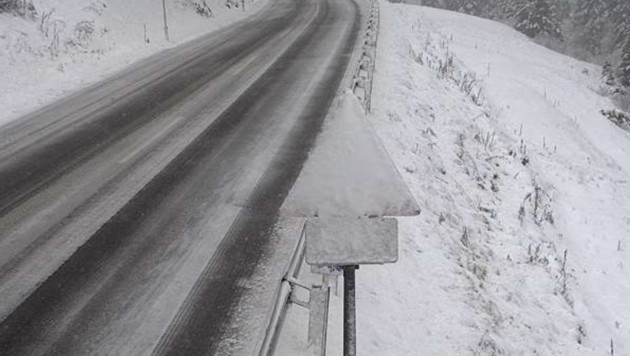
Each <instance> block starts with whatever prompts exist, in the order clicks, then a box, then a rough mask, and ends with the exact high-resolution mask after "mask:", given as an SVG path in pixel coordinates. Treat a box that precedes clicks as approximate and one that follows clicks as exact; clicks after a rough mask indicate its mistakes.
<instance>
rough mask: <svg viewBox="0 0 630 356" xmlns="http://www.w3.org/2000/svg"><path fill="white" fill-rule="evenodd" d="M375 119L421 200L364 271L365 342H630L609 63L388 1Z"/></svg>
mask: <svg viewBox="0 0 630 356" xmlns="http://www.w3.org/2000/svg"><path fill="white" fill-rule="evenodd" d="M381 10H382V12H381V23H382V25H381V32H380V37H379V49H378V57H377V61H376V71H377V72H376V77H375V88H374V92H373V115H372V117H371V120H372V123H373V125H374V126H375V128H376V131H377V133H378V134H379V136H380V137H381V138H382V140H383V141H384V143H385V145H386V147H387V149H388V150H389V153H390V155H391V156H392V158H393V159H394V161H395V163H396V165H397V166H398V167H399V169H400V170H401V171H402V173H403V176H404V178H405V180H406V182H407V183H408V185H409V186H410V188H411V190H412V192H413V193H414V195H415V197H416V199H417V200H418V202H419V203H420V205H421V208H422V211H423V213H422V214H421V216H420V217H418V218H407V219H402V220H401V221H400V224H401V226H400V254H401V256H400V260H399V262H398V263H397V264H394V265H387V266H376V267H365V268H361V270H359V271H358V272H357V281H358V287H357V288H358V297H357V303H358V306H357V307H358V311H359V314H358V333H359V335H358V338H359V352H358V353H359V354H362V355H510V356H512V355H589V356H591V355H611V354H612V352H613V351H614V355H630V278H629V277H628V276H630V134H629V133H628V132H626V131H623V130H621V129H620V128H618V127H616V126H615V125H614V124H612V123H610V122H609V121H607V120H606V119H605V118H604V117H603V116H602V115H601V114H600V113H599V110H601V109H607V108H611V107H612V104H611V103H610V102H609V101H608V99H606V98H604V97H602V96H600V95H598V89H599V75H600V72H601V69H600V68H599V67H597V66H593V65H590V64H587V63H583V62H580V61H577V60H574V59H572V58H569V57H566V56H563V55H560V54H557V53H555V52H552V51H550V50H548V49H545V48H543V47H541V46H538V45H536V44H534V43H533V42H531V41H530V40H529V39H528V38H526V37H525V36H524V35H522V34H520V33H518V32H516V31H514V30H512V29H511V28H509V27H507V26H504V25H501V24H498V23H494V22H491V21H487V20H483V19H479V18H475V17H471V16H466V15H462V14H458V13H451V12H447V11H442V10H436V9H431V8H423V7H419V6H409V5H401V4H390V3H388V2H382V3H381Z"/></svg>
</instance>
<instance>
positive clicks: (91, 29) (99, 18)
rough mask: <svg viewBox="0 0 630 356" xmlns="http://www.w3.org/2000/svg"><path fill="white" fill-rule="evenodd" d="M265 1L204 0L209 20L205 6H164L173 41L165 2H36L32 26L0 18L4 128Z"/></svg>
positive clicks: (184, 0)
mask: <svg viewBox="0 0 630 356" xmlns="http://www.w3.org/2000/svg"><path fill="white" fill-rule="evenodd" d="M266 2H267V1H266V0H245V10H246V11H242V10H241V8H240V6H239V7H235V5H240V4H241V1H240V0H239V1H237V0H206V4H207V5H208V7H209V8H210V9H211V10H212V17H207V16H202V15H200V14H198V12H197V11H196V10H197V8H196V7H195V4H202V3H203V1H202V0H167V1H166V5H167V15H168V23H169V34H170V40H171V41H170V42H167V41H166V40H165V36H164V24H163V12H162V1H160V0H133V1H128V0H89V1H85V0H34V1H33V5H34V6H35V9H36V12H37V15H36V16H35V18H34V19H23V18H21V17H18V16H14V15H10V14H0V107H1V108H2V110H0V125H1V124H3V123H5V122H7V121H9V120H11V119H14V118H16V117H19V116H20V115H23V114H25V113H27V112H29V111H31V110H33V109H35V108H37V107H39V106H41V105H44V104H46V103H48V102H50V101H52V100H54V99H56V98H59V97H60V96H62V95H64V94H65V93H67V92H70V91H74V90H77V89H80V88H81V87H84V86H86V85H89V84H91V83H94V82H96V81H98V80H99V79H102V78H104V77H107V76H108V75H111V74H112V73H113V72H115V71H117V70H119V69H121V68H123V67H125V66H126V65H129V64H131V63H133V62H135V61H137V60H139V59H141V58H143V57H146V56H148V55H150V54H152V53H155V52H158V51H160V50H163V49H165V48H169V47H172V46H175V45H176V44H179V43H182V42H184V41H187V40H190V39H192V38H194V37H197V36H200V35H202V34H205V33H208V32H210V31H213V30H216V29H218V28H220V27H223V26H226V25H227V24H230V23H232V22H234V21H237V20H239V19H242V18H243V17H244V16H247V15H250V14H252V13H253V12H255V11H257V10H259V9H260V8H261V6H263V5H264V4H265V3H266ZM226 4H229V5H230V6H231V8H228V7H227V6H226ZM206 14H207V13H206ZM145 29H146V33H145ZM145 40H146V41H145Z"/></svg>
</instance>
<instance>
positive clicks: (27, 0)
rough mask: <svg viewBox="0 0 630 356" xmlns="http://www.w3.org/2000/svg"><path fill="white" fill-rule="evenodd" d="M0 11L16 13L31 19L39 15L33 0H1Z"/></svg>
mask: <svg viewBox="0 0 630 356" xmlns="http://www.w3.org/2000/svg"><path fill="white" fill-rule="evenodd" d="M0 13H9V14H14V15H18V16H20V17H24V18H28V19H31V20H34V19H35V16H37V11H36V10H35V6H34V5H33V2H32V1H31V0H0Z"/></svg>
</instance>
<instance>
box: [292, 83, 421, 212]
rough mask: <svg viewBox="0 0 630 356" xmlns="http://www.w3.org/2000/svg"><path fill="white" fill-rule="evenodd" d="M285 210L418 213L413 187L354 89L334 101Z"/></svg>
mask: <svg viewBox="0 0 630 356" xmlns="http://www.w3.org/2000/svg"><path fill="white" fill-rule="evenodd" d="M283 213H284V214H285V215H287V216H300V217H314V216H319V217H331V216H337V217H338V216H344V217H363V216H399V215H405V216H408V215H417V213H418V207H417V205H416V203H415V201H414V200H413V198H412V197H411V194H410V193H409V189H408V188H407V186H406V185H405V183H404V182H403V180H402V179H401V176H400V173H399V172H398V170H397V169H396V167H394V165H393V164H392V161H391V159H390V157H389V155H388V154H387V151H386V150H385V149H384V147H383V144H382V143H381V142H380V140H379V139H378V137H377V136H376V135H375V134H374V131H373V129H372V128H371V127H370V124H369V122H368V121H367V117H366V115H365V110H363V107H362V106H361V103H360V102H359V100H358V99H357V98H356V97H355V96H354V95H353V94H352V93H351V92H350V91H347V92H346V93H344V94H343V95H341V96H340V97H339V98H338V100H335V102H334V103H333V105H332V107H331V109H330V113H329V115H328V116H327V118H326V121H325V123H324V127H323V129H322V132H321V134H320V135H319V137H318V138H317V142H316V143H315V148H314V149H313V150H312V152H310V154H309V158H308V160H307V162H306V164H305V165H304V168H303V169H302V172H301V173H300V176H299V177H298V179H297V181H296V182H295V184H294V185H293V188H292V191H291V194H290V195H289V196H288V198H287V201H285V203H284V206H283Z"/></svg>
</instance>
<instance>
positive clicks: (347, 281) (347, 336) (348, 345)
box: [343, 266, 357, 356]
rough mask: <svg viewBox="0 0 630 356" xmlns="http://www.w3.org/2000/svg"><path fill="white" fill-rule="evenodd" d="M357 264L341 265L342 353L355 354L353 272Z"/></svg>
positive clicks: (351, 355)
mask: <svg viewBox="0 0 630 356" xmlns="http://www.w3.org/2000/svg"><path fill="white" fill-rule="evenodd" d="M356 269H357V266H344V267H343V355H344V356H356V354H357V319H356V303H355V301H356V293H355V283H354V282H355V278H354V272H355V270H356Z"/></svg>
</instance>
